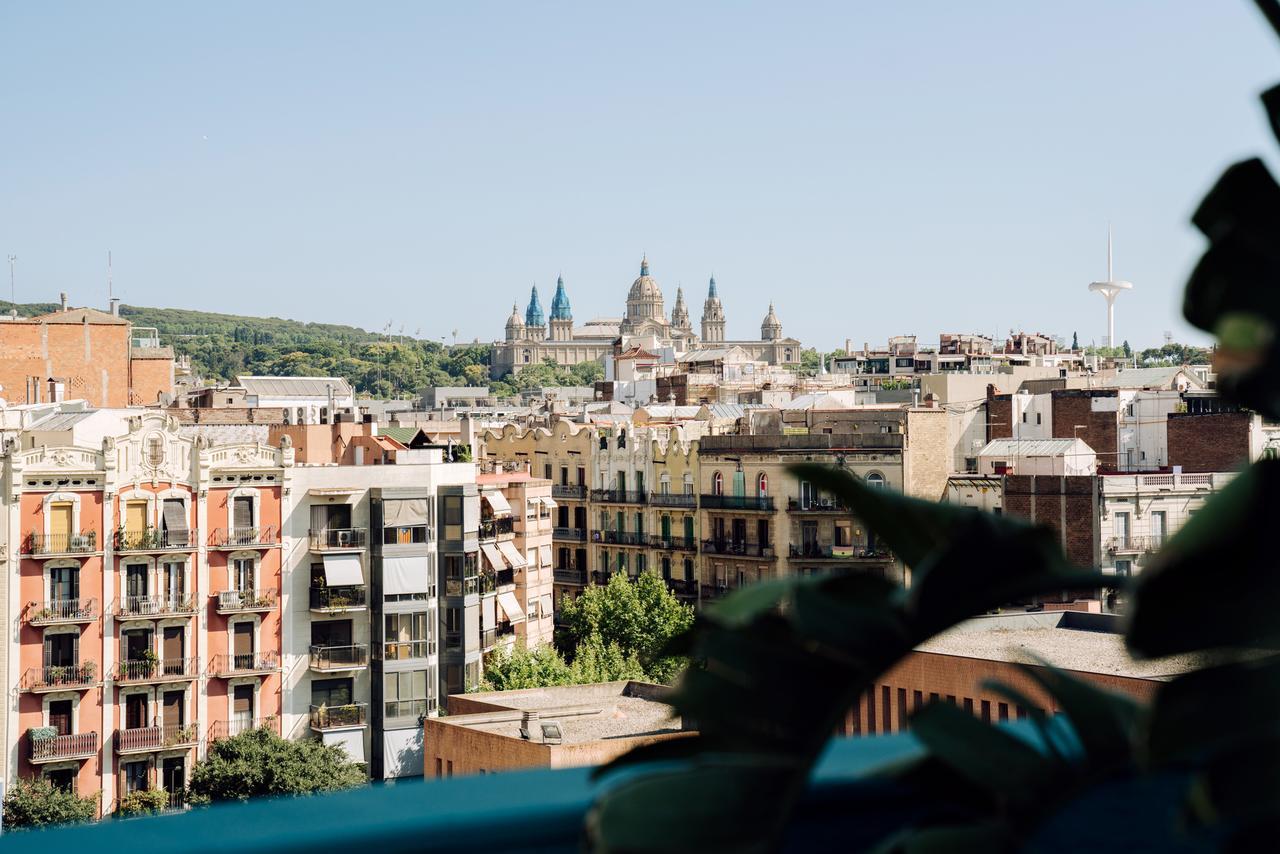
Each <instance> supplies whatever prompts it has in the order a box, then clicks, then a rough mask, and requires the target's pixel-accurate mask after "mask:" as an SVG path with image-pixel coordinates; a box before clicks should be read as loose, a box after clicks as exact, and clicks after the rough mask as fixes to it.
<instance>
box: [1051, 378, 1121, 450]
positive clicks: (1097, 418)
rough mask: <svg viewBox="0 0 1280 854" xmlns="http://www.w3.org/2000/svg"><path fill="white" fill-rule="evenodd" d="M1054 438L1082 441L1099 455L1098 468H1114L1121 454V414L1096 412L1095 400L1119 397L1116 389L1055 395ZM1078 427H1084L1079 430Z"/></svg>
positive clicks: (1060, 392)
mask: <svg viewBox="0 0 1280 854" xmlns="http://www.w3.org/2000/svg"><path fill="white" fill-rule="evenodd" d="M1052 395H1053V436H1054V438H1055V439H1073V438H1079V439H1082V440H1083V441H1084V443H1085V444H1086V445H1088V446H1089V447H1090V448H1092V449H1093V450H1094V452H1095V453H1096V454H1097V455H1098V465H1100V466H1114V465H1115V464H1116V459H1117V457H1116V454H1117V453H1118V451H1119V448H1120V444H1119V426H1120V413H1119V411H1110V412H1094V411H1093V401H1094V399H1095V398H1101V397H1111V398H1114V397H1116V391H1115V390H1114V389H1110V390H1106V391H1076V390H1074V389H1068V390H1060V391H1054V392H1052ZM1078 425H1084V427H1083V429H1079V430H1077V429H1076V427H1077V426H1078Z"/></svg>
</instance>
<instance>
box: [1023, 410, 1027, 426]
mask: <svg viewBox="0 0 1280 854" xmlns="http://www.w3.org/2000/svg"><path fill="white" fill-rule="evenodd" d="M1022 423H1023V424H1026V423H1027V413H1026V410H1023V412H1022Z"/></svg>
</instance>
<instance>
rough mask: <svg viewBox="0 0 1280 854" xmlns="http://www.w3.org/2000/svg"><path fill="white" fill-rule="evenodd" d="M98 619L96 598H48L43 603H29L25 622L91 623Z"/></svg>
mask: <svg viewBox="0 0 1280 854" xmlns="http://www.w3.org/2000/svg"><path fill="white" fill-rule="evenodd" d="M97 619H98V600H97V599H50V600H49V601H48V602H45V603H44V604H43V605H37V604H36V603H34V602H33V603H31V610H30V611H29V612H28V613H27V623H28V624H29V625H32V626H54V625H57V624H59V623H92V622H95V621H96V620H97Z"/></svg>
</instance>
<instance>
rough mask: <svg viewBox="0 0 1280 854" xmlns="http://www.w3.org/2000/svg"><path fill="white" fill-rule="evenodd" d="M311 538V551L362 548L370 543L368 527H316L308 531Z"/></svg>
mask: <svg viewBox="0 0 1280 854" xmlns="http://www.w3.org/2000/svg"><path fill="white" fill-rule="evenodd" d="M308 536H309V537H310V539H311V551H313V552H326V551H341V550H343V549H362V548H364V547H365V546H367V545H369V530H368V529H367V528H322V529H320V530H315V529H314V528H313V529H312V530H311V531H310V532H309V533H308Z"/></svg>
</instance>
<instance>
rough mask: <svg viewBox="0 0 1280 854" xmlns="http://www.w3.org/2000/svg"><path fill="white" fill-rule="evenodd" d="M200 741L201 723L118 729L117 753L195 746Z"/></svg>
mask: <svg viewBox="0 0 1280 854" xmlns="http://www.w3.org/2000/svg"><path fill="white" fill-rule="evenodd" d="M199 741H200V725H199V724H196V723H189V724H181V725H179V724H165V725H163V726H144V727H136V728H134V729H118V730H116V744H115V749H116V753H119V754H122V755H123V754H129V753H153V752H155V751H157V750H171V749H174V748H181V747H195V746H196V744H198V743H199Z"/></svg>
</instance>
